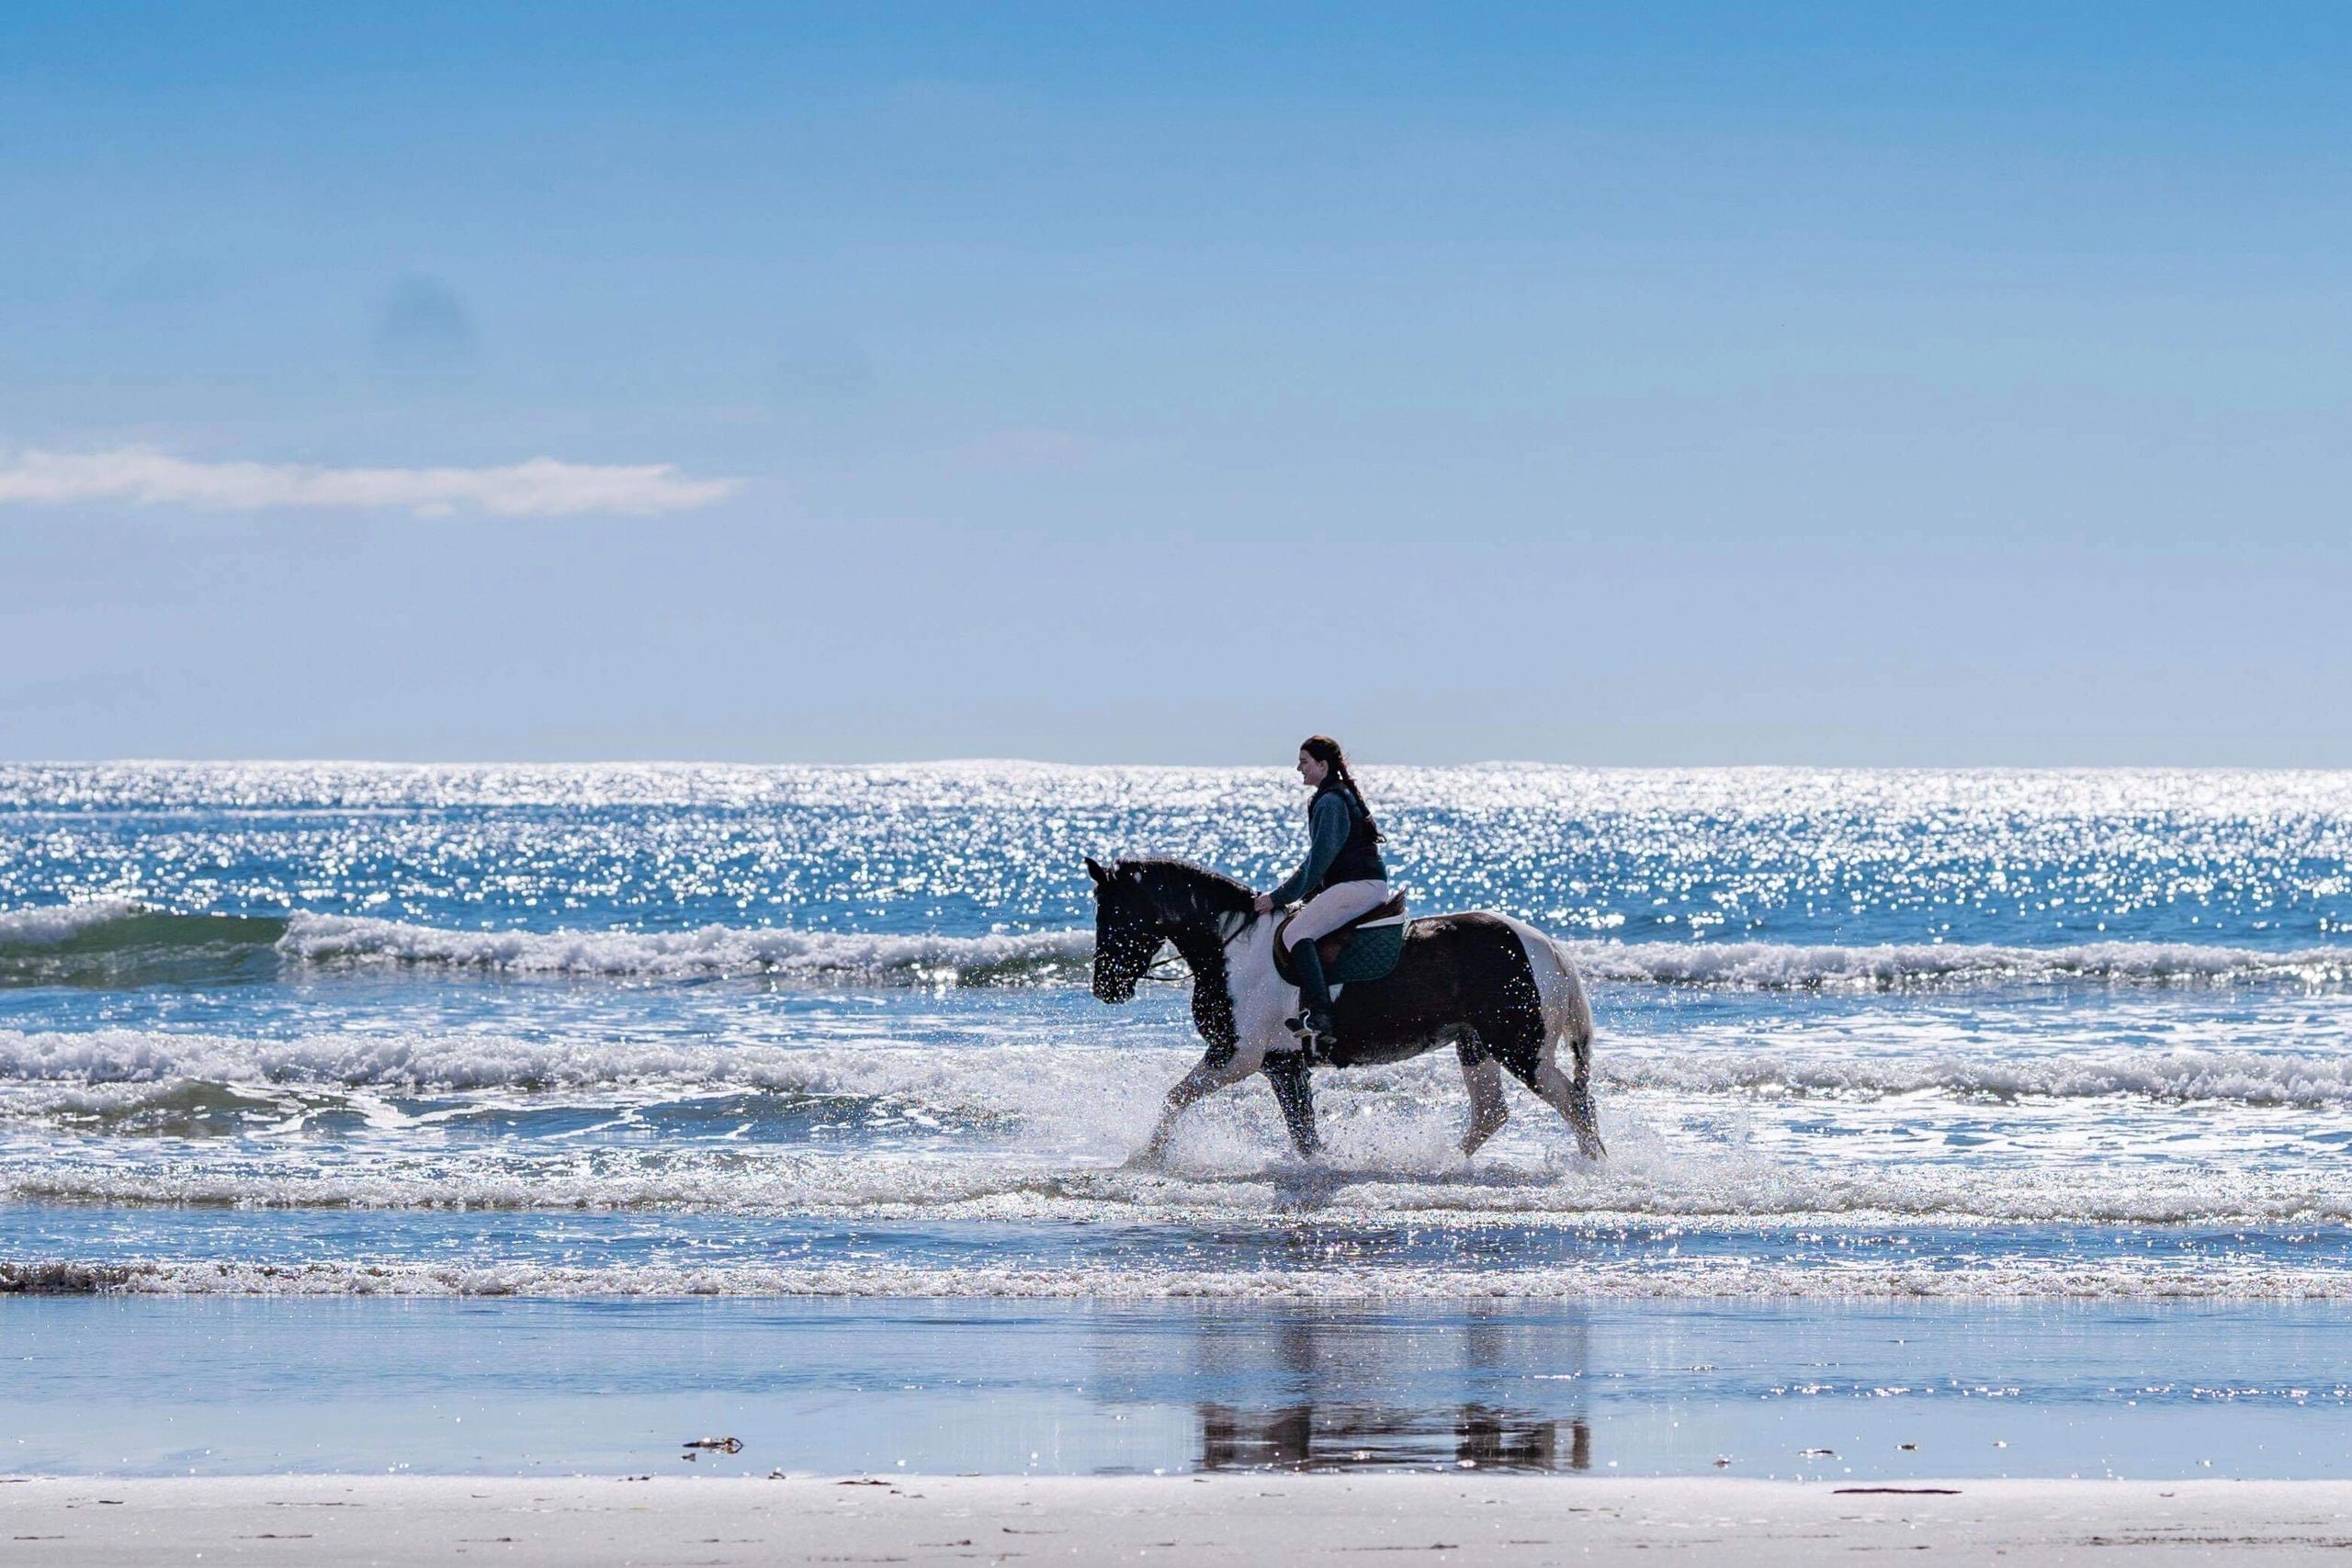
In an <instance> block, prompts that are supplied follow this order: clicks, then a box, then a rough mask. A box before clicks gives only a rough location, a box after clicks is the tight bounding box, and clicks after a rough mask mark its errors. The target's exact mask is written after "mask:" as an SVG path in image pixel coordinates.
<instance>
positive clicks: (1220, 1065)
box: [1086, 858, 1605, 1159]
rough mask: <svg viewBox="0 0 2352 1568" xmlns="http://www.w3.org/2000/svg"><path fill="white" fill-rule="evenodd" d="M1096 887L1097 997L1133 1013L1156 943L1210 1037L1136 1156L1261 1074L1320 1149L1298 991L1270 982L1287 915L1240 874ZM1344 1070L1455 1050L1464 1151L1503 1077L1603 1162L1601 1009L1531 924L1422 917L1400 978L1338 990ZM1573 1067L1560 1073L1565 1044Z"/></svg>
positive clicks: (1480, 1138) (1338, 1057)
mask: <svg viewBox="0 0 2352 1568" xmlns="http://www.w3.org/2000/svg"><path fill="white" fill-rule="evenodd" d="M1086 870H1087V874H1089V875H1091V876H1092V877H1093V878H1094V994H1095V996H1097V997H1098V998H1102V999H1103V1001H1106V1002H1124V1001H1127V1000H1130V999H1132V998H1134V996H1135V994H1136V981H1137V980H1138V979H1140V978H1141V977H1142V976H1143V975H1144V973H1145V971H1147V970H1148V969H1149V968H1150V967H1151V964H1152V960H1153V959H1154V958H1155V957H1156V956H1157V955H1158V954H1159V949H1160V944H1161V943H1163V942H1165V943H1168V944H1169V945H1170V946H1173V947H1174V948H1175V950H1176V952H1177V953H1178V955H1179V956H1180V957H1182V959H1183V961H1184V963H1185V964H1186V965H1187V966H1188V967H1189V968H1191V970H1192V972H1193V1025H1194V1027H1196V1028H1197V1029H1198V1030H1199V1031H1200V1033H1201V1038H1202V1039H1204V1040H1205V1041H1207V1042H1208V1047H1209V1048H1208V1051H1207V1054H1206V1055H1203V1056H1202V1057H1201V1060H1200V1065H1199V1066H1195V1067H1194V1068H1193V1070H1192V1071H1191V1072H1189V1073H1186V1074H1185V1075H1184V1076H1183V1077H1182V1078H1181V1079H1179V1080H1178V1081H1177V1084H1176V1087H1175V1088H1173V1089H1170V1090H1169V1091H1168V1103H1167V1108H1166V1109H1165V1110H1164V1111H1161V1113H1160V1117H1159V1125H1158V1126H1157V1127H1155V1128H1154V1129H1153V1130H1152V1134H1151V1139H1150V1142H1148V1144H1146V1145H1144V1149H1143V1151H1142V1153H1143V1156H1146V1157H1156V1156H1158V1155H1159V1152H1160V1151H1161V1150H1162V1149H1163V1148H1164V1147H1165V1146H1166V1145H1167V1143H1168V1139H1169V1136H1170V1134H1172V1133H1173V1132H1174V1131H1175V1128H1176V1119H1177V1117H1178V1116H1179V1115H1181V1114H1182V1112H1183V1111H1184V1109H1185V1107H1187V1106H1189V1105H1191V1104H1193V1102H1194V1101H1195V1100H1200V1099H1202V1098H1204V1096H1207V1095H1211V1094H1214V1093H1216V1091H1217V1090H1218V1089H1224V1088H1226V1087H1227V1085H1230V1084H1236V1083H1239V1082H1240V1081H1241V1080H1242V1079H1243V1078H1246V1077H1250V1075H1251V1074H1252V1073H1257V1072H1261V1071H1262V1072H1263V1073H1264V1074H1265V1075H1266V1077H1267V1080H1268V1081H1269V1082H1270V1083H1271V1084H1272V1086H1273V1090H1274V1099H1275V1100H1276V1102H1277V1103H1278V1104H1280V1105H1281V1107H1282V1111H1283V1122H1284V1124H1285V1125H1287V1126H1288V1127H1289V1128H1290V1135H1291V1141H1292V1142H1293V1143H1295V1144H1296V1145H1298V1150H1299V1153H1301V1154H1312V1153H1314V1152H1315V1149H1316V1146H1317V1140H1316V1136H1315V1097H1314V1089H1313V1085H1312V1081H1311V1079H1310V1077H1309V1071H1310V1064H1309V1063H1308V1061H1307V1059H1306V1055H1305V1054H1304V1053H1302V1052H1301V1051H1300V1050H1299V1048H1298V1041H1297V1039H1296V1037H1295V1036H1294V1035H1293V1034H1292V1033H1291V1032H1290V1031H1288V1030H1287V1029H1285V1028H1283V1019H1284V1018H1285V1017H1287V1016H1288V1015H1290V1014H1292V1013H1295V1012H1296V1011H1297V1010H1298V989H1297V987H1295V986H1290V985H1286V984H1284V983H1283V979H1282V977H1281V976H1279V975H1277V974H1276V973H1275V971H1274V927H1275V925H1276V923H1277V922H1278V921H1279V920H1280V919H1281V916H1280V915H1279V914H1275V915H1265V916H1261V915H1257V914H1254V913H1252V911H1251V908H1250V904H1251V897H1252V896H1251V894H1250V889H1248V888H1247V887H1244V886H1241V884H1239V883H1238V882H1236V881H1234V880H1233V879H1232V878H1231V877H1227V876H1220V875H1219V874H1216V872H1213V871H1206V870H1204V869H1202V868H1201V867H1199V866H1196V865H1187V864H1185V863H1183V862H1182V861H1171V860H1123V861H1121V862H1120V863H1118V864H1117V865H1116V866H1114V867H1113V868H1111V869H1109V870H1105V869H1104V868H1103V867H1102V866H1100V865H1097V864H1096V863H1094V862H1093V861H1092V860H1091V858H1090V859H1089V860H1088V861H1087V863H1086ZM1333 1014H1334V1017H1335V1018H1336V1021H1337V1023H1338V1027H1339V1033H1340V1044H1339V1046H1338V1048H1337V1049H1336V1050H1334V1051H1333V1052H1332V1053H1331V1054H1330V1056H1329V1065H1331V1066H1339V1067H1347V1066H1360V1065H1363V1064H1369V1063H1376V1062H1397V1061H1402V1060H1404V1059H1405V1058H1406V1057H1408V1056H1418V1055H1420V1054H1421V1053H1422V1052H1424V1051H1430V1050H1434V1049H1435V1048H1436V1047H1438V1046H1440V1045H1452V1046H1453V1048H1454V1051H1455V1053H1456V1054H1457V1055H1459V1056H1460V1058H1461V1061H1462V1078H1463V1082H1464V1084H1465V1085H1467V1086H1468V1088H1469V1090H1470V1130H1469V1131H1468V1132H1467V1133H1465V1134H1463V1138H1462V1152H1463V1153H1464V1154H1465V1155H1467V1154H1472V1153H1475V1152H1476V1150H1477V1148H1478V1145H1481V1144H1483V1143H1485V1142H1486V1141H1487V1139H1488V1138H1490V1137H1492V1136H1494V1134H1495V1133H1496V1131H1497V1129H1498V1128H1500V1127H1501V1126H1502V1124H1503V1122H1504V1121H1505V1119H1506V1118H1507V1117H1508V1116H1509V1115H1510V1111H1508V1110H1506V1109H1505V1107H1504V1105H1503V1086H1502V1073H1503V1071H1504V1069H1508V1070H1509V1071H1510V1074H1511V1076H1512V1077H1516V1078H1518V1079H1519V1080H1520V1081H1521V1083H1523V1084H1525V1085H1526V1086H1527V1087H1528V1088H1529V1089H1533V1090H1534V1091H1535V1093H1536V1094H1537V1095H1538V1096H1540V1097H1541V1098H1542V1099H1543V1100H1544V1102H1545V1103H1546V1104H1548V1105H1550V1106H1551V1107H1552V1108H1553V1109H1555V1110H1556V1111H1559V1113H1560V1114H1561V1115H1563V1116H1565V1117H1566V1118H1567V1121H1568V1125H1569V1126H1570V1127H1571V1128H1573V1129H1574V1130H1575V1132H1576V1135H1577V1148H1578V1149H1579V1150H1580V1151H1581V1152H1582V1153H1583V1155H1584V1157H1585V1158H1587V1159H1599V1158H1600V1157H1601V1156H1602V1154H1603V1153H1604V1152H1605V1150H1604V1149H1603V1147H1602V1145H1601V1142H1600V1127H1599V1126H1598V1125H1597V1124H1596V1122H1594V1119H1593V1113H1592V1009H1591V1008H1590V1007H1589V1005H1587V1003H1586V1001H1585V996H1584V987H1583V985H1582V983H1581V982H1579V981H1578V980H1577V972H1576V966H1575V965H1574V964H1571V963H1570V962H1569V961H1568V956H1567V954H1566V953H1563V952H1562V951H1561V950H1560V949H1559V947H1558V946H1557V945H1556V944H1555V942H1553V941H1552V939H1551V938H1549V937H1547V936H1545V935H1544V933H1543V932H1542V931H1537V930H1536V929H1535V928H1534V927H1533V926H1531V925H1529V924H1527V923H1526V922H1525V921H1523V920H1514V919H1510V918H1509V917H1508V916H1504V915H1492V914H1487V913H1484V912H1476V913H1471V914H1461V915H1434V916H1427V917H1423V918H1421V919H1416V920H1415V921H1414V922H1413V924H1412V927H1411V930H1410V931H1409V933H1408V935H1407V937H1406V939H1405V947H1404V953H1403V955H1402V956H1401V957H1399V958H1398V959H1397V967H1396V970H1395V971H1394V972H1393V973H1391V974H1390V975H1388V976H1386V977H1385V978H1383V979H1379V980H1359V981H1356V982H1354V983H1352V984H1351V985H1349V986H1347V987H1345V988H1344V989H1342V990H1341V991H1340V996H1339V998H1338V1000H1337V1002H1336V1004H1335V1005H1334V1007H1333ZM1564 1045H1565V1046H1566V1048H1567V1051H1568V1053H1569V1059H1570V1066H1571V1070H1570V1071H1565V1072H1564V1071H1562V1070H1561V1064H1560V1061H1559V1054H1560V1050H1561V1047H1562V1046H1564Z"/></svg>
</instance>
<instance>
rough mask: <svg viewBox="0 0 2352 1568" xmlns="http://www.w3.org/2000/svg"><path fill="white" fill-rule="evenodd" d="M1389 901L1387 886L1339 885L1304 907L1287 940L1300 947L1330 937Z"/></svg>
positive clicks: (1322, 893) (1299, 912) (1284, 936)
mask: <svg viewBox="0 0 2352 1568" xmlns="http://www.w3.org/2000/svg"><path fill="white" fill-rule="evenodd" d="M1388 897H1389V894H1388V884H1386V883H1385V882H1335V883H1333V884H1332V885H1331V886H1329V887H1326V888H1325V889H1323V891H1322V892H1320V893H1317V895H1316V896H1315V897H1312V898H1309V899H1308V900H1307V901H1306V903H1305V904H1304V905H1302V906H1300V908H1299V911H1298V914H1297V915H1296V916H1295V918H1294V919H1292V920H1291V922H1290V930H1289V931H1285V932H1284V933H1283V941H1285V942H1289V943H1291V944H1292V945H1293V946H1296V945H1297V944H1298V943H1300V942H1311V941H1313V940H1314V939H1315V938H1317V937H1319V936H1329V935H1330V934H1331V933H1332V932H1333V931H1338V930H1339V929H1340V927H1341V926H1344V925H1346V924H1347V923H1348V922H1349V921H1350V920H1352V919H1355V918H1356V917H1357V916H1358V915H1364V914H1369V913H1371V912H1372V911H1373V910H1374V909H1377V908H1380V907H1381V906H1382V905H1383V904H1385V903H1387V902H1388Z"/></svg>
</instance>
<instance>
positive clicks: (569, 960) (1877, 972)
mask: <svg viewBox="0 0 2352 1568" xmlns="http://www.w3.org/2000/svg"><path fill="white" fill-rule="evenodd" d="M1561 945H1562V947H1563V948H1564V949H1565V950H1566V952H1567V953H1569V954H1570V955H1571V956H1572V957H1573V958H1574V959H1575V960H1576V962H1577V964H1578V965H1579V966H1580V967H1581V969H1582V970H1583V972H1584V974H1585V975H1586V976H1587V977H1588V978H1589V979H1593V980H1600V981H1608V982H1614V983H1618V984H1626V985H1664V986H1691V987H1723V988H1729V989H1738V990H1767V991H1771V990H1845V991H1894V990H1906V989H1927V988H1935V987H1964V986H1975V985H2060V984H2094V985H2119V986H2211V985H2234V984H2280V983H2285V984H2301V985H2306V986H2321V985H2336V984H2342V983H2345V982H2346V981H2352V946H2345V947H2308V948H2298V949H2285V950H2278V951H2269V950H2265V949H2260V948H2244V947H2208V946H2200V945H2198V944H2194V943H2186V942H2094V943H2089V944H2086V945H2080V946H2073V947H2050V948H2040V947H2006V946H1988V945H1971V944H1961V943H1952V944H1934V943H1917V944H1909V945H1878V946H1854V947H1844V946H1836V947H1825V946H1809V947H1807V946H1793V945H1788V944H1778V943H1771V942H1630V943H1619V942H1563V943H1562V944H1561ZM1093 952H1094V937H1093V933H1092V932H1091V931H1082V930H1066V931H1032V932H1019V933H995V934H990V935H985V936H950V935H944V934H937V933H922V934H915V935H889V934H876V933H865V932H848V931H795V930H791V929H789V928H784V927H773V926H721V925H710V926H702V927H698V928H696V929H694V930H691V931H616V930H602V931H595V930H589V931H520V930H506V931H456V930H450V929H448V928H446V927H440V926H428V925H418V924H413V923H410V922H407V921H402V920H390V919H374V918H371V917H366V916H356V915H325V914H311V913H298V914H294V915H290V916H286V917H272V916H225V915H188V914H170V913H165V912H162V911H158V910H153V909H147V908H141V907H140V906H138V905H136V904H132V903H129V902H126V901H123V900H119V899H118V900H108V901H101V902H92V903H85V904H72V905H60V906H55V907H51V908H31V909H17V910H13V911H9V912H6V913H0V986H6V985H56V984H92V983H102V984H108V985H135V984H142V983H156V982H183V981H189V980H198V979H205V978H232V979H233V978H245V979H268V978H271V977H273V976H275V974H276V973H277V966H278V965H279V964H301V965H311V966H323V967H375V968H384V969H399V968H414V969H426V970H450V971H474V972H480V973H488V974H497V975H512V976H548V977H563V976H578V977H583V978H595V977H603V978H629V977H644V978H692V979H711V978H731V977H743V978H755V977H760V976H775V977H783V978H787V979H800V980H806V981H810V982H827V981H831V982H857V981H863V982H866V983H874V984H881V985H916V986H987V985H1023V984H1027V985H1080V984H1083V983H1085V980H1086V977H1087V968H1088V965H1089V964H1091V961H1092V957H1093Z"/></svg>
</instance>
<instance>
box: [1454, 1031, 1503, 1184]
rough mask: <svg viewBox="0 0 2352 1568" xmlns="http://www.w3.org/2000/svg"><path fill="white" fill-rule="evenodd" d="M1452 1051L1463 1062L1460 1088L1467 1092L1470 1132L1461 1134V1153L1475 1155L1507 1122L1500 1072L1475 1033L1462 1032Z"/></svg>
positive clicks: (1484, 1044)
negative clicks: (1468, 1094)
mask: <svg viewBox="0 0 2352 1568" xmlns="http://www.w3.org/2000/svg"><path fill="white" fill-rule="evenodd" d="M1453 1051H1454V1055H1457V1056H1459V1057H1460V1058H1461V1060H1462V1087H1463V1088H1464V1089H1468V1090H1469V1091H1470V1130H1469V1131H1468V1132H1466V1133H1464V1134H1462V1152H1463V1153H1464V1155H1475V1154H1476V1153H1477V1152H1478V1147H1479V1145H1482V1144H1484V1143H1485V1142H1486V1141H1487V1139H1488V1138H1491V1137H1493V1136H1494V1135H1495V1134H1497V1133H1498V1132H1500V1131H1502V1125H1503V1123H1504V1122H1508V1121H1510V1107H1509V1106H1507V1105H1505V1104H1504V1103H1503V1070H1502V1068H1501V1067H1500V1066H1498V1065H1497V1063H1496V1061H1495V1059H1494V1058H1493V1057H1492V1056H1490V1055H1487V1047H1486V1043H1484V1042H1483V1041H1481V1040H1480V1039H1479V1038H1478V1032H1477V1031H1476V1030H1475V1029H1464V1031H1463V1032H1462V1033H1461V1034H1460V1036H1459V1037H1457V1038H1456V1039H1455V1041H1454V1042H1453Z"/></svg>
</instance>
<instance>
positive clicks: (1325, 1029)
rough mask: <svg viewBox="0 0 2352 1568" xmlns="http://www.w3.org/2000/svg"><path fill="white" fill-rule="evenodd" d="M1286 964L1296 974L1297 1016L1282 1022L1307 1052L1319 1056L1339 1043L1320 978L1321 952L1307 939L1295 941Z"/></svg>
mask: <svg viewBox="0 0 2352 1568" xmlns="http://www.w3.org/2000/svg"><path fill="white" fill-rule="evenodd" d="M1290 963H1291V967H1292V969H1294V970H1295V971H1296V972H1297V975H1298V1016H1297V1017H1296V1018H1289V1019H1284V1020H1283V1022H1284V1023H1285V1024H1287V1025H1288V1026H1289V1028H1290V1032H1292V1033H1293V1034H1295V1035H1297V1036H1298V1037H1299V1039H1300V1040H1301V1041H1302V1042H1304V1043H1305V1044H1306V1049H1307V1050H1308V1051H1309V1052H1310V1053H1313V1054H1316V1055H1321V1054H1322V1053H1324V1052H1326V1051H1329V1049H1330V1048H1331V1047H1332V1046H1334V1045H1337V1044H1338V1043H1340V1040H1339V1036H1338V1035H1336V1034H1335V1033H1333V1032H1332V1030H1331V987H1329V985H1327V984H1326V983H1325V982H1324V979H1323V955H1322V954H1321V953H1317V952H1316V951H1315V943H1314V942H1313V941H1312V940H1311V939H1310V940H1307V941H1304V942H1293V943H1291V944H1290Z"/></svg>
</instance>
